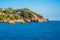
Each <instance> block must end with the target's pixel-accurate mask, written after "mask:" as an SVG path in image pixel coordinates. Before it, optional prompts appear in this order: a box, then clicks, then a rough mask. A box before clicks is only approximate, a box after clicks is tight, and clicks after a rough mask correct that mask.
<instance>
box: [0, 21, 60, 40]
mask: <svg viewBox="0 0 60 40" xmlns="http://www.w3.org/2000/svg"><path fill="white" fill-rule="evenodd" d="M0 40H60V21H51V22H42V23H41V22H40V23H39V22H30V23H26V24H21V23H19V22H17V23H15V24H8V23H3V22H0Z"/></svg>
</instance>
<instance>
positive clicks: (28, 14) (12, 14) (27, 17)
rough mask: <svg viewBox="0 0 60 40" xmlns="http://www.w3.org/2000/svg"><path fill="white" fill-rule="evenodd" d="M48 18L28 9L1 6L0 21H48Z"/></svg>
mask: <svg viewBox="0 0 60 40" xmlns="http://www.w3.org/2000/svg"><path fill="white" fill-rule="evenodd" d="M47 21H48V19H46V18H44V17H43V16H41V15H39V14H37V13H35V12H33V11H31V10H29V9H27V8H24V9H12V8H0V22H8V23H15V22H22V23H27V22H47Z"/></svg>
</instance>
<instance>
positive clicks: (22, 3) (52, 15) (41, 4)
mask: <svg viewBox="0 0 60 40" xmlns="http://www.w3.org/2000/svg"><path fill="white" fill-rule="evenodd" d="M8 7H12V8H29V9H30V10H32V11H34V12H36V13H38V14H41V15H42V16H44V17H45V18H48V19H49V20H59V21H60V0H0V8H8Z"/></svg>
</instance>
